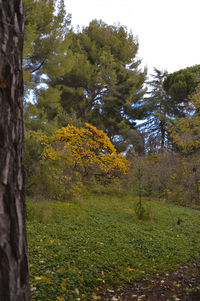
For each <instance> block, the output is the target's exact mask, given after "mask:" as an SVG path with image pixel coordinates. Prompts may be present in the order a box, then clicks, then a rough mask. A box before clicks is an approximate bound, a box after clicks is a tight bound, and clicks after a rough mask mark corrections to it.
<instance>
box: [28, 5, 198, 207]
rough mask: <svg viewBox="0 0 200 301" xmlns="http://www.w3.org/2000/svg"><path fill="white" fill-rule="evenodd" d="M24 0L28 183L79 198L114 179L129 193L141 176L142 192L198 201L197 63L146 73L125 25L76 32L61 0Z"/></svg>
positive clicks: (32, 190) (34, 189) (33, 189)
mask: <svg viewBox="0 0 200 301" xmlns="http://www.w3.org/2000/svg"><path fill="white" fill-rule="evenodd" d="M24 4H25V13H26V16H25V17H26V33H25V47H24V74H25V87H26V92H27V93H28V91H30V89H33V90H34V102H26V103H25V122H26V140H25V146H26V149H25V168H26V173H27V193H29V194H31V195H33V194H37V195H43V196H44V195H45V196H46V197H47V198H56V199H60V198H64V199H66V198H67V199H68V198H78V197H80V195H81V194H84V193H86V191H87V193H89V191H90V190H91V187H92V186H93V190H95V189H96V191H99V189H100V188H99V187H101V189H104V190H106V189H107V188H105V183H107V184H106V185H108V182H109V183H110V184H111V183H112V184H113V185H114V183H116V182H115V181H116V179H118V180H119V179H120V181H121V182H120V185H119V187H121V185H122V186H123V185H124V183H125V186H124V187H125V189H127V187H129V188H128V189H133V193H137V190H138V188H137V187H138V181H140V182H141V181H142V182H141V183H140V185H142V186H141V187H142V190H141V191H143V192H142V194H144V195H145V194H147V195H154V196H158V197H164V198H166V199H175V198H176V197H174V195H177V194H178V195H179V196H178V197H177V199H179V200H180V202H182V203H187V204H188V201H187V200H186V199H187V197H188V196H189V197H188V199H189V200H190V201H191V202H193V203H197V201H198V198H199V194H198V191H199V187H198V185H199V184H198V183H199V180H200V178H199V171H198V170H199V165H198V162H199V154H198V152H199V151H198V149H199V145H200V138H199V137H200V134H199V133H200V128H199V121H200V120H199V102H200V98H199V85H198V82H199V78H200V66H199V65H196V66H192V67H188V68H186V69H182V70H179V71H176V72H174V73H172V74H168V72H167V71H162V70H158V69H156V68H155V69H154V74H153V75H151V77H150V79H149V80H148V81H147V80H146V70H141V69H140V63H141V62H140V60H138V59H137V51H138V47H139V44H138V41H137V39H136V38H135V37H134V36H133V34H132V33H130V32H129V31H128V30H127V28H126V27H124V26H121V25H117V26H116V25H115V26H114V25H112V26H111V25H108V24H106V23H104V22H103V21H97V20H93V21H91V22H90V24H89V25H88V26H86V27H84V28H82V30H80V29H79V30H78V31H77V32H75V31H73V29H72V28H70V19H71V16H70V15H67V14H66V9H65V6H64V1H63V0H59V1H58V0H57V1H55V0H50V1H48V0H42V1H30V0H25V1H24ZM166 67H167V66H166ZM44 75H45V76H44ZM39 83H40V84H39ZM41 83H43V84H44V83H45V85H41ZM38 84H39V85H38ZM138 120H140V121H142V122H140V124H137V121H138ZM85 124H86V125H85ZM108 137H109V138H108ZM109 139H110V140H109ZM120 152H123V156H122V155H120V154H118V153H120ZM154 154H155V155H156V156H157V157H152V156H154ZM138 156H139V157H138ZM153 158H154V159H153ZM194 158H195V159H194ZM165 160H166V161H165ZM194 160H196V163H195V164H194ZM138 162H140V164H139V163H138ZM165 162H168V163H167V164H168V166H165ZM181 162H185V163H184V164H185V165H184V164H183V163H181ZM138 164H139V165H138ZM182 164H183V165H184V166H187V168H186V167H183V165H182ZM140 165H141V166H140ZM129 166H131V168H130V169H129ZM161 166H162V167H161ZM138 168H139V169H138ZM166 168H167V170H168V172H167V171H165V172H162V169H164V170H165V169H166ZM190 168H192V170H194V169H195V172H192V173H191V172H190ZM128 170H129V171H128ZM138 170H140V172H142V176H141V178H140V180H139V179H138V178H137V177H138ZM181 170H184V173H183V174H184V176H183V175H182V176H181V177H179V183H178V184H177V183H176V188H175V186H174V183H175V179H177V177H178V176H174V174H177V175H179V174H180V173H181ZM124 177H126V181H125V182H124V180H122V179H124ZM108 179H109V180H108ZM131 179H132V180H131ZM133 179H134V180H133ZM118 180H117V181H118ZM134 181H135V184H134V183H133V182H134ZM118 183H119V182H118ZM110 184H109V185H110ZM143 184H144V185H143ZM109 185H108V186H109ZM94 187H96V188H94ZM177 187H179V188H180V187H181V188H180V190H179V192H177V194H176V190H178V188H177ZM101 189H100V190H101ZM110 189H111V188H110ZM108 190H109V189H108ZM111 190H112V189H111Z"/></svg>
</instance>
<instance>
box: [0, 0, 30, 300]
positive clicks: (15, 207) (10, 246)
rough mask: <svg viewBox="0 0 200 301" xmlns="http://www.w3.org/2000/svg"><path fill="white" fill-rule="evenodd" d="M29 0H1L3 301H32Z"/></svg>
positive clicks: (0, 237)
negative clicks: (26, 92)
mask: <svg viewBox="0 0 200 301" xmlns="http://www.w3.org/2000/svg"><path fill="white" fill-rule="evenodd" d="M23 33H24V17H23V1H22V0H0V301H28V300H30V293H29V286H28V258H27V241H26V226H25V196H24V169H23V164H22V161H23V139H24V124H23V75H22V52H23Z"/></svg>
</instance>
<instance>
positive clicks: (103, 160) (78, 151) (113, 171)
mask: <svg viewBox="0 0 200 301" xmlns="http://www.w3.org/2000/svg"><path fill="white" fill-rule="evenodd" d="M42 144H43V145H44V151H43V158H44V159H46V160H58V159H63V160H64V161H65V164H67V165H68V166H69V165H70V166H71V167H72V168H73V169H75V170H78V171H81V172H82V174H84V173H85V174H88V173H90V174H91V173H103V174H105V175H107V176H118V175H120V174H126V173H127V172H128V161H127V160H126V158H124V156H123V155H122V154H117V152H116V149H115V147H114V145H113V144H112V143H111V141H110V139H109V138H108V136H107V135H106V134H105V133H104V132H103V131H101V130H98V129H97V128H96V127H94V126H92V125H91V124H88V123H86V124H85V127H81V128H78V127H75V126H73V125H68V126H66V127H63V128H61V129H58V130H56V131H55V132H54V133H53V135H52V136H51V137H47V136H45V137H43V138H42Z"/></svg>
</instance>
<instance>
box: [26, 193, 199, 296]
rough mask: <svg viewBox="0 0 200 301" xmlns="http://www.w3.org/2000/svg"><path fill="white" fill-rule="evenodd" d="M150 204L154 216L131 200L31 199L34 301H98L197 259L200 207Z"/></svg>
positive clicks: (31, 263) (30, 253) (29, 211)
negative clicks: (102, 293) (143, 216)
mask: <svg viewBox="0 0 200 301" xmlns="http://www.w3.org/2000/svg"><path fill="white" fill-rule="evenodd" d="M147 205H148V207H149V212H150V219H149V220H146V221H139V220H138V219H137V217H136V216H135V213H134V206H135V202H134V200H133V199H131V198H129V199H128V198H126V199H123V198H121V199H118V198H112V197H110V198H108V197H98V198H97V197H94V198H92V197H90V198H89V199H87V200H84V201H82V202H78V203H61V202H31V201H29V202H28V204H27V206H28V223H27V228H28V242H29V257H30V271H31V290H32V300H38V301H39V300H40V301H56V300H91V299H92V298H93V297H94V299H96V300H98V289H99V288H100V287H108V288H112V287H113V286H120V285H122V284H124V283H129V282H131V281H134V280H136V279H140V278H143V277H146V276H147V274H148V275H151V274H155V273H164V272H167V271H168V270H170V269H176V268H177V267H178V266H179V265H181V264H184V263H186V262H189V261H193V260H195V259H197V257H198V250H199V248H200V243H199V241H200V211H197V210H192V209H187V208H182V207H178V206H172V205H166V204H162V203H158V202H153V201H147ZM178 218H181V219H182V220H183V222H182V223H181V224H180V225H178V224H177V220H178ZM92 296H93V297H92Z"/></svg>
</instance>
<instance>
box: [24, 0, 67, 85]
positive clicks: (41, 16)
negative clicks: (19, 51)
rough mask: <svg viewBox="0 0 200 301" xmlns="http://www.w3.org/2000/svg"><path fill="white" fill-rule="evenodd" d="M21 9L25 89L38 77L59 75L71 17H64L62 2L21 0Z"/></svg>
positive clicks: (62, 64)
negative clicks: (23, 10)
mask: <svg viewBox="0 0 200 301" xmlns="http://www.w3.org/2000/svg"><path fill="white" fill-rule="evenodd" d="M24 7H25V39H24V55H23V57H24V81H25V88H26V90H28V89H34V88H35V87H36V85H37V84H38V83H40V82H41V75H42V74H47V75H48V74H49V73H52V74H54V75H58V74H60V73H62V72H63V66H64V65H66V51H67V48H68V44H69V39H68V38H67V36H68V33H69V25H70V19H71V16H70V15H67V14H66V10H65V4H64V0H40V1H33V0H24ZM68 56H69V54H68ZM64 62H65V63H64Z"/></svg>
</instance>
